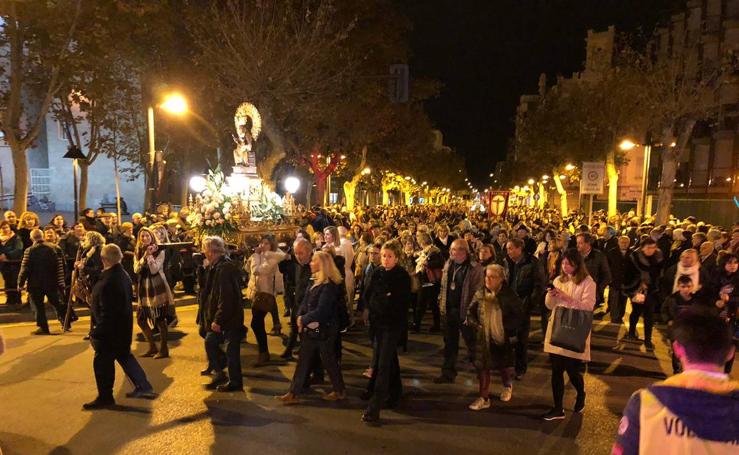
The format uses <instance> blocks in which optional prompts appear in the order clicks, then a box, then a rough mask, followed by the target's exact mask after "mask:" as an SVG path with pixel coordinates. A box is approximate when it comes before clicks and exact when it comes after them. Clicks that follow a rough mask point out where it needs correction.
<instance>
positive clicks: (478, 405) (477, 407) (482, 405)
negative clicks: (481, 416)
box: [469, 397, 490, 411]
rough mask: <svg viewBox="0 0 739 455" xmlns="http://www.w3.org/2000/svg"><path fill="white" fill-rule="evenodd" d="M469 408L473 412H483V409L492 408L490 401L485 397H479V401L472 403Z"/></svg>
mask: <svg viewBox="0 0 739 455" xmlns="http://www.w3.org/2000/svg"><path fill="white" fill-rule="evenodd" d="M469 407H470V409H472V410H473V411H482V410H483V409H487V408H489V407H490V400H489V399H486V398H483V397H477V399H476V400H475V401H474V402H472V404H471V405H470V406H469Z"/></svg>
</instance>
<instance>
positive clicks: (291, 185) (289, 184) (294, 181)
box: [284, 176, 300, 194]
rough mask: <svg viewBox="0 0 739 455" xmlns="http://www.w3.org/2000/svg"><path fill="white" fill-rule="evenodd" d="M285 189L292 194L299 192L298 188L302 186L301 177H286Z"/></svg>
mask: <svg viewBox="0 0 739 455" xmlns="http://www.w3.org/2000/svg"><path fill="white" fill-rule="evenodd" d="M284 185H285V191H287V192H288V193H290V194H295V193H297V192H298V189H299V188H300V179H299V178H297V177H293V176H290V177H287V178H286V179H285V183H284Z"/></svg>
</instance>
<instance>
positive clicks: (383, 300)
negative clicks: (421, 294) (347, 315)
mask: <svg viewBox="0 0 739 455" xmlns="http://www.w3.org/2000/svg"><path fill="white" fill-rule="evenodd" d="M364 295H365V301H366V302H367V309H368V310H369V321H370V326H371V327H372V328H373V330H377V329H397V330H405V328H406V326H407V324H408V305H409V304H410V302H411V277H410V275H408V272H407V271H406V270H405V268H403V267H402V266H401V265H400V264H398V265H396V266H395V267H393V268H392V269H390V270H385V268H384V267H382V266H380V267H379V268H378V269H376V270H375V271H374V272H372V275H371V276H370V277H369V282H368V283H367V287H366V288H365V291H364Z"/></svg>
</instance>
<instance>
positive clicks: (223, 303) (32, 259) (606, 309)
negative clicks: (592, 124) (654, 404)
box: [0, 205, 739, 453]
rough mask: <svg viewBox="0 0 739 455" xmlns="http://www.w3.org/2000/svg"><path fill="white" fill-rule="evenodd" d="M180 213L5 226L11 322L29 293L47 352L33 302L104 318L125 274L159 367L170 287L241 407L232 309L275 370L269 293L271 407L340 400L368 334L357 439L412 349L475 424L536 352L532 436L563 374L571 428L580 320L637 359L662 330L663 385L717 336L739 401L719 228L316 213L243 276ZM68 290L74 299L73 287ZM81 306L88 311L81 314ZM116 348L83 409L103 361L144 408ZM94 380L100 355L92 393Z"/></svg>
mask: <svg viewBox="0 0 739 455" xmlns="http://www.w3.org/2000/svg"><path fill="white" fill-rule="evenodd" d="M186 210H187V209H183V210H182V211H180V212H179V213H161V214H159V216H156V215H154V216H152V215H148V216H147V217H146V218H144V217H142V216H141V215H139V214H135V215H134V216H133V219H132V221H131V222H126V223H119V220H118V219H117V218H116V216H115V215H114V214H107V213H104V212H100V213H97V214H95V213H94V212H93V210H90V209H87V210H85V211H84V212H83V213H82V216H81V217H80V219H79V220H76V222H75V223H74V224H73V225H72V226H71V227H68V226H67V225H66V221H65V220H64V218H63V217H61V216H55V217H53V218H52V221H51V223H50V224H49V225H47V226H45V227H41V226H40V225H39V219H38V216H36V215H35V214H33V213H30V212H26V213H23V214H22V215H21V216H20V220H19V219H18V217H17V216H16V214H15V213H13V212H6V213H5V220H4V221H3V222H2V223H0V271H2V275H3V279H4V282H5V289H6V295H7V304H8V305H18V304H20V298H21V297H20V295H21V294H20V292H19V290H20V289H21V288H23V287H24V286H27V288H28V294H29V300H30V303H31V305H32V307H33V308H34V310H35V313H36V320H37V325H38V330H37V332H36V333H38V334H47V333H49V328H48V323H47V322H46V317H45V312H44V308H43V303H44V297H46V298H47V299H48V301H49V302H50V304H51V305H52V306H53V307H54V308H55V309H56V310H57V316H58V317H59V318H60V320H62V321H64V316H65V314H64V313H65V309H66V307H67V306H66V305H65V304H64V303H63V302H62V301H61V299H62V298H64V297H65V296H67V295H68V293H70V292H71V293H72V294H73V296H74V298H76V299H79V300H81V301H84V302H86V303H87V304H89V305H91V306H93V307H94V306H95V305H97V307H98V309H99V308H100V307H104V306H105V303H101V302H100V301H99V300H100V298H97V303H95V302H96V297H95V295H96V294H95V292H97V294H98V295H99V294H100V292H102V291H101V290H100V289H97V288H96V283H98V282H100V281H101V280H104V281H110V280H117V281H119V282H120V281H121V280H123V281H124V282H125V278H124V277H123V275H124V274H121V273H119V272H118V270H120V271H121V272H123V271H125V272H127V273H125V275H126V277H130V282H129V283H128V284H125V283H124V285H125V286H129V288H131V289H132V292H131V300H136V301H137V302H138V310H137V314H136V322H137V325H138V327H139V328H140V329H141V331H142V333H143V335H144V338H145V339H146V341H147V343H148V344H149V349H148V350H147V351H146V353H145V354H143V355H144V356H152V357H155V358H163V357H167V356H169V349H168V347H167V333H168V330H169V329H170V328H171V327H173V326H174V325H176V323H177V317H176V313H175V311H174V300H173V292H172V291H173V289H174V288H175V286H179V283H181V285H182V288H183V290H184V292H186V293H190V294H197V295H198V301H199V305H200V309H199V312H198V323H199V327H200V334H201V336H203V338H204V339H205V342H204V346H205V351H206V358H207V366H206V367H205V369H204V370H203V371H202V372H201V374H203V375H204V376H211V381H210V382H209V383H208V384H207V386H206V387H208V388H210V389H214V390H218V391H221V392H233V391H239V390H243V383H242V374H241V358H240V343H241V341H242V340H243V339H244V338H245V337H247V333H248V330H247V328H246V326H245V324H244V311H245V308H250V309H251V313H252V318H251V324H250V327H251V329H252V330H251V331H252V333H253V336H254V337H255V339H256V341H257V346H258V350H259V356H258V361H257V364H256V365H255V366H256V367H259V366H262V365H265V364H267V363H268V362H269V361H270V353H269V346H268V336H269V335H280V334H281V333H282V325H281V323H280V313H279V310H278V303H277V302H278V300H277V298H276V297H277V294H278V293H279V292H280V291H279V290H280V289H282V292H283V294H284V307H285V309H284V313H283V316H289V320H290V328H289V334H287V335H286V337H285V350H284V352H282V353H281V354H280V357H282V358H283V359H285V360H293V359H294V355H295V353H296V350H297V349H299V354H298V358H297V366H296V369H295V373H294V376H293V378H292V381H291V384H290V387H289V390H287V391H286V393H285V394H284V395H280V396H279V397H277V398H278V399H279V400H280V401H282V402H283V403H285V404H293V403H297V402H299V401H301V395H303V394H304V393H305V391H306V390H307V389H308V388H309V387H310V386H311V385H312V384H315V383H320V382H322V381H323V378H324V373H327V374H328V377H329V379H330V383H331V386H332V391H331V392H330V393H327V394H325V395H324V396H323V398H324V399H326V400H329V401H340V400H343V399H345V398H346V387H345V385H344V380H343V376H342V368H341V357H342V356H341V353H342V339H343V338H346V337H347V336H364V335H362V334H366V336H367V337H368V340H369V342H370V343H371V346H372V348H373V355H372V358H371V361H370V363H369V365H368V368H367V370H366V371H365V372H364V375H365V376H366V377H367V379H368V383H367V388H366V391H365V392H364V393H363V394H362V396H361V398H362V399H364V400H366V401H367V402H368V404H367V407H366V410H365V412H364V413H363V415H362V420H363V421H365V422H368V423H373V422H377V421H378V420H379V418H380V412H381V410H382V409H384V408H388V407H395V406H398V405H399V401H400V399H401V396H402V381H401V377H402V371H401V367H400V362H399V358H398V354H399V348H400V349H403V348H405V347H406V346H407V340H408V333H409V332H413V333H419V332H425V331H427V332H429V333H431V334H440V335H441V336H442V337H443V344H444V350H443V360H442V359H440V372H439V375H438V376H437V377H435V378H434V382H436V383H439V384H444V383H452V382H454V381H455V379H456V376H457V374H458V370H459V369H460V367H461V366H462V364H463V363H466V364H470V365H472V366H474V368H475V370H476V372H477V377H478V380H479V396H478V397H477V398H476V399H475V401H474V402H473V403H471V404H470V405H469V408H470V409H471V410H474V411H480V410H482V409H485V408H489V407H490V406H491V404H492V398H491V380H492V376H493V373H495V375H496V376H497V375H499V376H500V381H501V383H502V389H501V391H500V394H499V399H500V400H501V401H509V400H511V399H512V398H513V388H514V384H515V381H521V380H525V376H526V373H527V369H528V362H529V359H530V357H531V353H530V352H529V350H530V349H533V348H535V347H536V346H537V343H541V346H542V348H541V349H543V352H545V353H547V354H548V356H549V359H550V365H551V388H552V406H551V409H550V410H549V411H548V412H547V413H546V414H544V415H543V416H542V418H543V419H545V420H558V419H563V418H564V417H565V413H564V409H565V408H564V404H563V398H564V393H565V380H564V374H565V373H567V376H568V377H569V379H570V383H571V384H572V386H573V387H574V388H575V390H576V400H575V403H574V407H573V409H574V412H577V413H581V412H583V411H584V409H585V407H586V390H585V381H584V374H585V371H586V364H587V363H588V362H589V361H590V359H591V351H590V331H591V330H590V328H591V325H592V321H593V319H595V320H606V321H608V322H610V323H611V324H616V325H624V324H625V325H626V326H627V330H626V331H625V333H626V335H625V336H624V338H623V339H622V340H619V342H622V343H642V344H643V346H644V348H645V349H646V350H647V351H651V350H653V349H654V342H653V336H654V335H653V334H654V331H655V328H657V329H658V330H664V331H665V333H666V335H667V336H668V337H670V339H671V340H673V341H674V343H673V369H674V373H675V374H679V373H681V372H682V371H683V370H687V369H688V366H690V365H692V366H695V365H696V364H698V363H700V362H699V360H700V358H701V356H702V355H704V354H705V352H706V351H705V350H700V349H697V348H694V346H695V345H697V344H700V343H703V344H704V345H706V343H708V344H710V340H709V341H706V339H705V338H706V337H705V336H704V337H703V338H702V339H701V336H700V334H696V330H695V328H691V327H686V324H688V325H690V324H689V321H691V320H695V321H698V322H696V323H695V324H698V325H700V324H703V326H711V327H714V329H715V328H716V327H719V328H720V330H719V331H721V330H724V331H725V332H726V333H727V334H728V333H731V334H733V338H732V336H730V335H727V336H729V338H728V340H729V342H728V343H729V346H728V347H724V346H723V345H721V346H719V345H720V344H721V343H723V341H722V340H723V338H721V339H720V340H719V341H716V343H718V344H716V345H715V346H719V347H715V346H714V348H715V349H714V348H711V349H713V352H714V356H713V357H712V358H711V362H713V363H714V364H715V363H716V362H717V360H716V359H717V358H719V357H722V356H723V357H722V359H721V360H722V361H721V368H720V372H719V371H712V373H711V374H713V375H714V377H715V378H718V377H719V375H722V376H720V378H719V379H720V380H721V381H724V382H722V384H723V385H724V386H725V387H727V388H729V389H731V388H732V387H733V389H732V391H733V393H736V389H737V386H736V384H735V383H732V384H734V385H732V386H728V385H726V384H728V382H727V381H729V379H728V378H729V377H728V373H730V371H731V369H732V365H733V360H734V355H733V353H734V346H735V345H736V342H737V336H739V323H738V322H737V319H738V318H737V316H739V308H738V303H739V273H737V269H738V268H739V256H738V255H739V224H737V225H734V226H729V227H725V228H722V227H719V226H712V225H710V224H707V223H704V222H700V221H698V220H697V219H695V218H693V217H688V218H687V219H684V220H676V219H673V220H671V222H670V223H669V224H666V225H656V224H655V223H653V222H651V221H650V220H645V221H644V220H640V219H639V218H638V217H636V216H635V215H634V214H633V213H627V214H624V215H622V216H617V217H607V216H606V215H605V214H601V213H596V214H595V215H594V216H593V217H592V219H591V221H590V222H589V223H588V222H586V218H585V217H584V216H583V214H582V213H577V212H573V213H572V214H571V215H570V216H567V217H562V216H560V215H559V214H558V212H557V211H554V210H539V209H535V208H512V209H511V210H509V212H508V214H507V215H506V216H505V217H491V216H489V215H488V214H486V213H484V212H480V211H473V212H470V211H469V210H468V209H467V207H465V206H464V205H447V206H390V207H360V208H357V209H356V210H354V211H352V212H347V211H345V210H344V211H342V210H340V209H338V208H326V209H324V208H319V207H315V208H313V209H312V210H310V211H307V212H305V213H304V214H303V216H302V218H301V220H302V222H301V226H300V227H298V228H296V230H295V232H294V237H293V238H292V239H290V242H287V243H286V244H283V245H278V243H277V241H276V239H275V238H274V236H272V235H269V234H268V235H265V236H264V237H263V238H262V240H261V242H260V244H259V246H258V247H257V248H256V249H254V250H253V252H250V253H251V254H249V255H247V257H245V258H241V256H240V255H232V254H230V252H231V250H230V248H229V245H227V243H226V242H225V241H224V239H222V238H219V237H206V238H204V239H203V240H202V242H201V244H200V245H199V248H200V249H201V250H202V258H201V257H200V255H199V254H197V253H195V254H193V249H192V248H191V247H189V246H187V245H188V244H189V243H188V242H193V240H197V239H198V238H197V236H194V235H193V233H192V232H191V231H190V229H189V227H188V224H187V221H186V219H187V213H186ZM179 242H183V243H179ZM112 245H115V247H114V248H112V247H111V246H112ZM173 245H174V246H173ZM109 247H111V248H109ZM119 256H120V259H118V257H119ZM201 259H202V260H201ZM119 263H120V264H119ZM111 264H112V265H111ZM111 269H115V270H116V273H111V272H110V270H111ZM73 274H74V275H76V276H75V277H74V279H73ZM111 277H112V278H111ZM80 281H82V282H83V283H85V285H84V286H78V285H77V284H78V282H80ZM279 281H281V282H279ZM108 286H110V285H108ZM77 288H83V289H80V290H78V289H77ZM196 288H197V290H196ZM85 289H87V293H88V294H92V295H87V296H86V295H85ZM96 289H97V291H96ZM119 299H120V298H119ZM103 300H104V299H103ZM123 300H126V299H125V297H124V298H123ZM121 305H123V306H124V307H125V306H127V305H130V302H128V303H123V304H121ZM627 306H630V312H629V318H628V321H625V320H624V319H625V317H626V314H627ZM429 311H430V312H431V318H428V319H430V321H428V322H429V323H428V324H427V317H426V316H427V313H428V312H429ZM98 313H99V312H96V311H95V308H93V316H94V317H93V318H92V326H91V334H92V335H93V339H94V338H95V336H94V334H95V333H96V330H97V331H100V330H101V329H100V324H101V320H102V319H109V318H110V316H109V315H101V314H98ZM698 313H701V314H703V316H696V315H697V314H698ZM268 315H269V316H271V319H272V331H271V332H270V333H269V334H268V333H267V330H266V323H265V321H266V319H267V316H268ZM534 315H539V316H540V321H541V337H540V339H539V338H538V337H536V338H537V339H530V335H531V334H532V333H536V330H535V329H532V327H531V321H532V316H534ZM701 317H702V318H703V319H700V318H701ZM691 318H692V319H691ZM706 318H707V319H706ZM711 318H713V319H711ZM71 319H72V320H74V315H72V317H71ZM640 319H643V321H644V324H643V332H642V333H641V334H640V333H639V331H638V330H637V325H638V322H639V320H640ZM573 321H576V322H575V323H573ZM686 321H688V322H686ZM701 321H702V322H701ZM711 324H714V325H713V326H712V325H711ZM121 330H122V328H121ZM124 332H125V333H124ZM121 333H123V338H124V342H123V343H122V344H121V349H114V351H116V352H115V353H114V355H102V356H101V357H102V358H103V359H104V360H101V361H100V362H99V363H100V364H101V365H102V364H105V366H104V367H103V366H100V368H99V369H100V370H101V371H102V370H105V373H100V375H101V376H102V377H103V379H100V380H98V384H99V386H100V384H101V383H102V384H103V386H102V389H101V391H100V392H99V393H100V396H99V397H98V400H99V401H96V402H93V403H92V404H91V405H90V406H91V407H93V408H94V407H96V406H98V405H99V406H106V405H108V404H110V402H111V401H112V394H111V388H112V380H111V378H110V371H111V368H112V367H111V366H112V363H113V361H114V360H117V361H118V362H119V363H121V365H122V366H124V365H125V366H124V370H126V373H127V374H128V375H129V376H131V375H134V377H136V380H134V384H135V385H136V389H135V390H134V392H132V393H133V394H134V395H136V396H143V397H149V396H151V395H152V394H153V391H152V390H151V386H150V385H149V384H148V382H147V381H146V379H145V375H142V371H139V370H140V367H138V368H137V367H136V366H137V365H138V364H137V363H136V361H135V359H133V358H132V357H131V356H130V346H129V347H128V348H126V349H123V348H122V346H123V345H125V344H126V341H127V344H128V345H130V330H129V331H128V332H126V331H123V332H121ZM157 333H158V337H159V341H160V344H159V346H157V345H156V343H155V337H156V335H157ZM719 338H720V337H719ZM460 340H462V341H463V347H462V350H461V351H460ZM724 344H726V343H724ZM712 346H713V345H712ZM96 349H97V348H96ZM706 349H708V348H706ZM711 349H708V350H711ZM699 351H700V352H699ZM96 352H97V351H96ZM460 354H461V357H462V359H461V360H460ZM703 360H705V359H703ZM97 363H98V362H97V355H96V375H97V371H98V367H97ZM704 363H706V362H704ZM693 369H695V368H693ZM713 370H716V368H713ZM129 371H132V373H129ZM686 372H687V371H686ZM717 380H718V379H717ZM668 382H669V381H668ZM641 405H642V406H644V402H643V401H642V403H641ZM630 406H631V407H630V408H629V409H632V408H633V406H632V405H631V404H630ZM637 406H638V405H637ZM734 412H736V411H734ZM637 415H638V412H637ZM632 418H633V416H632ZM632 425H633V424H632ZM632 443H633V440H632V441H631V442H630V444H632ZM624 444H626V443H624ZM624 444H622V445H621V446H619V447H621V450H625V449H624V447H626V445H624ZM632 445H633V444H632ZM615 450H616V449H614V451H615ZM623 453H630V452H623Z"/></svg>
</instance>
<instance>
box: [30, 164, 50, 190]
mask: <svg viewBox="0 0 739 455" xmlns="http://www.w3.org/2000/svg"><path fill="white" fill-rule="evenodd" d="M30 171H31V194H33V195H36V196H43V195H48V194H51V173H50V172H49V169H48V168H31V169H30Z"/></svg>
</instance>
